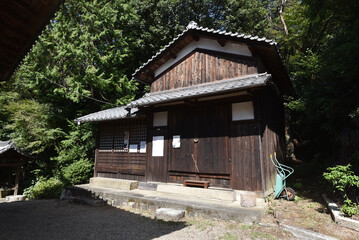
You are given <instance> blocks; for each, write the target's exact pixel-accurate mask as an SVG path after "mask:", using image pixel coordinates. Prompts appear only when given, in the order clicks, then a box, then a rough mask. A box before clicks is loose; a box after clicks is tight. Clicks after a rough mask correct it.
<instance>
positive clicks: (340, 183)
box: [323, 164, 359, 216]
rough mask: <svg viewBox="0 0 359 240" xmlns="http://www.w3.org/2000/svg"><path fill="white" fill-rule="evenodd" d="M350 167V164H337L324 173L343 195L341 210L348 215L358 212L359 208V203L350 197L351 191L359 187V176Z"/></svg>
mask: <svg viewBox="0 0 359 240" xmlns="http://www.w3.org/2000/svg"><path fill="white" fill-rule="evenodd" d="M350 167H351V166H350V164H348V165H346V166H343V165H337V166H335V167H329V168H328V169H327V170H328V172H325V173H323V176H324V178H325V179H326V180H327V181H328V182H329V183H331V184H332V186H333V188H334V189H335V190H337V191H338V192H339V193H340V194H341V195H342V197H343V199H344V204H343V205H342V207H341V210H342V211H343V212H344V213H345V214H346V215H348V216H352V215H355V214H357V213H358V210H359V207H358V205H357V204H356V203H353V202H352V201H351V200H350V199H349V198H348V193H349V191H353V192H354V191H355V190H357V189H359V176H357V175H354V172H353V171H351V170H350Z"/></svg>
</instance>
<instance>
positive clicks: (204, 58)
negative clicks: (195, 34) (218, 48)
mask: <svg viewBox="0 0 359 240" xmlns="http://www.w3.org/2000/svg"><path fill="white" fill-rule="evenodd" d="M255 73H257V61H256V59H255V58H252V57H245V56H240V55H233V54H225V53H218V52H214V51H208V50H202V49H197V50H195V51H194V52H192V53H191V54H190V55H188V56H187V57H185V58H184V59H183V60H181V61H180V62H179V63H178V64H177V65H175V66H173V67H172V68H170V69H169V70H167V71H166V72H165V73H163V74H161V75H160V76H159V77H158V78H157V79H156V80H155V81H154V82H153V83H152V84H151V92H157V91H163V90H169V89H175V88H180V87H188V86H192V85H196V84H201V83H207V82H214V81H217V80H222V79H228V78H233V77H237V76H244V75H248V74H255Z"/></svg>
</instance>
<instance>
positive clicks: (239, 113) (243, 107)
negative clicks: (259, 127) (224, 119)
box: [232, 101, 254, 121]
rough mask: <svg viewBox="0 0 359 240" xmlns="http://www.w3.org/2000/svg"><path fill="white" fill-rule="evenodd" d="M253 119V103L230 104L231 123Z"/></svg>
mask: <svg viewBox="0 0 359 240" xmlns="http://www.w3.org/2000/svg"><path fill="white" fill-rule="evenodd" d="M251 119H254V110H253V103H252V102H251V101H250V102H241V103H233V104H232V121H238V120H251Z"/></svg>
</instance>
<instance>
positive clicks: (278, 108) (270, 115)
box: [256, 87, 285, 192]
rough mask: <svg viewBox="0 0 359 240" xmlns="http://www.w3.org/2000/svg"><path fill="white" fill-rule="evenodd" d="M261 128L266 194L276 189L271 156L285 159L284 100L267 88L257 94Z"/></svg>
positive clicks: (264, 188)
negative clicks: (275, 154) (275, 153)
mask: <svg viewBox="0 0 359 240" xmlns="http://www.w3.org/2000/svg"><path fill="white" fill-rule="evenodd" d="M256 97H257V99H258V109H259V111H258V112H259V118H260V128H261V149H262V176H263V190H264V192H265V191H267V190H270V189H272V188H274V187H275V177H276V172H275V168H274V166H273V164H272V162H271V160H270V154H273V153H274V152H277V157H278V159H279V160H280V161H283V160H284V158H285V153H284V149H285V139H284V107H283V100H282V99H281V97H279V96H278V94H276V93H275V90H274V89H272V88H270V87H266V88H264V89H262V90H260V91H257V92H256Z"/></svg>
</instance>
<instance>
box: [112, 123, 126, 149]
mask: <svg viewBox="0 0 359 240" xmlns="http://www.w3.org/2000/svg"><path fill="white" fill-rule="evenodd" d="M124 136H125V131H124V129H123V128H121V129H119V130H118V131H116V134H115V136H114V137H113V149H114V150H124V147H125V144H124V143H125V141H124Z"/></svg>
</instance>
